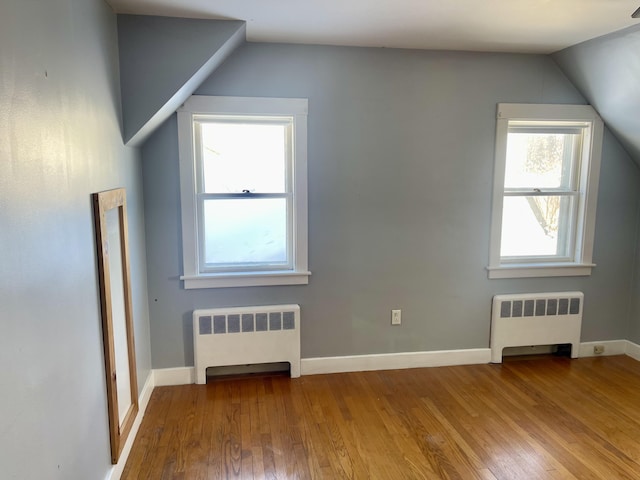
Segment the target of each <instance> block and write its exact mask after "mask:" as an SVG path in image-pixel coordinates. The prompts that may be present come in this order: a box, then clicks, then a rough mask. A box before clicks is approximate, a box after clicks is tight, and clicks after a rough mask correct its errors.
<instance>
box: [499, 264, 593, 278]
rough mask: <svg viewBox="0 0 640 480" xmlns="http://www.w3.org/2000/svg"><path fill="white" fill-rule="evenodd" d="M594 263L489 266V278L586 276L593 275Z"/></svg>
mask: <svg viewBox="0 0 640 480" xmlns="http://www.w3.org/2000/svg"><path fill="white" fill-rule="evenodd" d="M593 267H595V264H593V263H554V264H548V263H544V264H542V263H537V264H512V265H500V266H497V267H487V270H488V271H489V278H533V277H585V276H589V275H591V270H592V269H593Z"/></svg>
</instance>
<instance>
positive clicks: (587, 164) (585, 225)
mask: <svg viewBox="0 0 640 480" xmlns="http://www.w3.org/2000/svg"><path fill="white" fill-rule="evenodd" d="M510 121H514V122H515V121H531V122H534V121H549V122H550V123H551V122H554V121H555V122H561V121H562V122H582V123H588V124H589V128H588V130H587V131H585V138H584V143H583V146H582V147H583V148H582V160H581V165H580V172H579V178H578V190H579V197H578V199H579V200H578V201H579V205H578V209H577V218H576V231H575V234H576V235H575V248H574V252H573V255H572V256H571V257H572V258H571V259H570V261H566V259H562V261H555V262H554V261H548V260H546V261H532V262H526V261H522V262H513V261H508V262H504V261H502V260H501V257H500V242H501V237H502V210H503V198H504V194H505V188H504V176H505V167H506V155H507V134H508V131H509V122H510ZM603 132H604V125H603V123H602V120H601V119H600V116H599V115H598V114H597V112H596V111H595V110H594V109H593V107H591V106H590V105H545V104H517V103H500V104H498V108H497V122H496V144H495V145H496V146H495V162H494V179H493V199H492V212H491V231H490V240H489V242H490V243H489V248H490V252H489V266H488V267H487V270H488V277H489V278H491V279H497V278H520V277H522V278H526V277H559V276H587V275H591V271H592V268H593V267H595V264H594V263H592V258H593V243H594V234H595V219H596V205H597V200H598V181H599V177H600V162H601V156H602V138H603Z"/></svg>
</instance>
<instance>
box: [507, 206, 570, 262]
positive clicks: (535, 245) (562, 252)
mask: <svg viewBox="0 0 640 480" xmlns="http://www.w3.org/2000/svg"><path fill="white" fill-rule="evenodd" d="M574 203H575V202H574V198H573V197H570V196H557V195H552V196H536V197H520V196H518V197H504V204H503V210H502V240H501V243H500V256H502V257H528V256H554V257H556V256H557V257H568V256H570V255H571V254H570V252H571V248H572V246H571V242H572V241H573V230H574V224H575V222H574V217H575V216H574V215H573V205H574Z"/></svg>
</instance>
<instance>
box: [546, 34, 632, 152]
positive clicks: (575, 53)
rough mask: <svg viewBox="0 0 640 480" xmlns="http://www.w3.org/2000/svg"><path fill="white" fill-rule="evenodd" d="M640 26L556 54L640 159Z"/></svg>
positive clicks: (585, 94)
mask: <svg viewBox="0 0 640 480" xmlns="http://www.w3.org/2000/svg"><path fill="white" fill-rule="evenodd" d="M638 52H640V25H635V26H633V27H629V28H626V29H624V30H620V31H619V32H614V33H611V34H609V35H605V36H603V37H599V38H595V39H593V40H589V41H587V42H584V43H581V44H578V45H575V46H573V47H569V48H566V49H564V50H562V51H560V52H557V53H555V54H554V55H553V59H554V60H555V61H556V62H558V65H560V68H562V70H563V71H564V72H565V74H566V75H567V77H569V79H570V80H571V81H572V82H573V83H574V84H575V85H576V86H577V87H578V89H580V91H581V92H582V94H583V95H584V96H585V98H586V99H587V100H589V102H590V103H591V104H593V105H594V106H595V107H596V109H597V110H598V112H600V115H601V116H602V118H603V119H604V120H605V122H606V123H607V124H608V125H609V127H610V128H611V129H612V131H613V132H614V133H615V134H616V136H617V137H618V138H619V139H620V141H621V142H622V144H623V145H624V146H625V148H626V149H627V151H629V153H631V155H633V157H634V159H635V160H636V162H640V136H638V132H640V114H638V112H640V82H639V81H638V79H639V78H640V54H639V53H638Z"/></svg>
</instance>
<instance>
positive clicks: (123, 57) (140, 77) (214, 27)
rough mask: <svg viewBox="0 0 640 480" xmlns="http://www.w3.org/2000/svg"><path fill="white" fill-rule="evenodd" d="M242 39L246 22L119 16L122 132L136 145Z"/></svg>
mask: <svg viewBox="0 0 640 480" xmlns="http://www.w3.org/2000/svg"><path fill="white" fill-rule="evenodd" d="M244 41H245V23H244V22H242V21H227V20H195V19H186V18H168V17H155V16H144V15H118V44H119V50H120V89H121V92H122V136H123V139H124V141H125V143H126V144H127V145H129V146H139V145H141V144H142V143H143V142H144V140H145V139H146V138H147V137H148V136H149V135H150V134H151V133H152V132H153V130H154V129H155V128H156V127H158V126H159V125H160V124H161V123H162V122H164V121H165V120H166V119H167V118H168V117H169V116H170V115H171V114H173V112H175V111H176V109H177V108H178V107H180V105H182V104H183V103H184V102H185V100H186V99H187V98H189V96H190V95H191V94H192V93H193V92H194V91H195V90H196V88H198V86H200V84H201V83H202V82H203V81H204V80H205V79H206V78H207V77H208V76H209V75H211V73H213V71H214V70H215V69H216V68H217V67H218V66H219V65H220V64H221V63H222V62H223V61H224V60H225V59H226V58H227V57H228V56H229V55H230V54H231V52H232V51H233V50H235V49H236V48H237V47H238V46H239V45H241V44H242V43H244Z"/></svg>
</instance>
